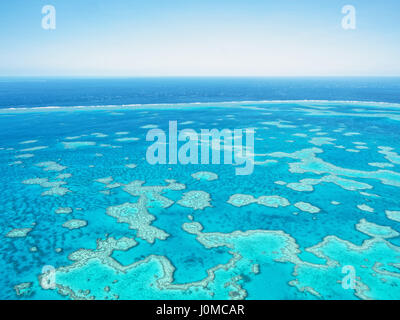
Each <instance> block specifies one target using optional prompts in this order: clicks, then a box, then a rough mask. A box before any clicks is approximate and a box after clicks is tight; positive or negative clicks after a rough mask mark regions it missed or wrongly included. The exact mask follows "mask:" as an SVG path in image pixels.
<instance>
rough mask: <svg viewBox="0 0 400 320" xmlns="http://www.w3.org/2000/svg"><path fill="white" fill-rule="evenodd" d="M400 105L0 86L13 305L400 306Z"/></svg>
mask: <svg viewBox="0 0 400 320" xmlns="http://www.w3.org/2000/svg"><path fill="white" fill-rule="evenodd" d="M399 89H400V78H135V79H134V78H126V79H122V78H119V79H117V78H115V79H111V78H110V79H105V78H104V79H101V78H99V79H96V78H79V79H72V78H47V79H45V78H43V79H42V78H2V79H0V127H1V128H2V130H1V131H0V181H1V184H0V199H1V201H0V213H1V214H0V235H1V237H2V241H1V243H0V256H1V260H2V261H3V263H1V265H0V271H1V272H2V273H3V274H6V275H7V276H6V277H2V279H1V280H0V288H1V290H0V299H296V300H297V299H304V300H309V299H349V300H351V299H399V298H400V272H399V266H400V260H399V259H400V258H399V257H400V240H399V235H400V234H399V232H400V224H399V223H400V191H399V188H400V167H399V166H400V139H399V138H400V90H399ZM174 125H176V126H177V129H176V132H175V133H174V130H173V129H171V128H173V127H174ZM212 129H214V130H215V132H216V134H217V136H218V135H219V136H218V137H217V138H216V139H214V138H213V140H212V142H215V143H216V144H213V143H210V145H208V146H207V145H206V147H204V145H203V143H204V140H205V139H204V137H203V136H201V134H200V133H201V132H202V130H212ZM224 130H225V131H224ZM235 132H236V133H240V134H243V136H240V135H239V136H235V135H234V133H235ZM245 133H246V134H248V136H247V137H248V139H246V138H245ZM176 135H178V136H176ZM155 137H157V138H158V140H157V141H156V139H155ZM156 142H157V143H158V144H156ZM252 142H253V145H252ZM152 146H153V149H152ZM155 147H156V148H155ZM155 149H157V150H156V151H157V152H153V151H154V150H155ZM174 152H175V153H176V159H177V161H171V159H173V158H174V157H173V154H174ZM207 152H208V155H209V157H208V159H209V161H208V162H207V161H203V160H204V159H205V158H207V157H206V156H205V155H207ZM214 153H215V154H217V153H218V154H220V158H219V162H218V161H217V160H218V159H217V158H213V161H211V155H214ZM171 154H172V156H171ZM163 155H166V156H167V157H166V159H167V160H166V161H164V162H163V161H162V160H160V159H162V156H163ZM203 156H204V158H203ZM230 156H231V157H232V159H231V160H232V161H230V162H229V161H226V159H228V158H229V157H230ZM154 159H156V160H157V159H158V160H159V163H154ZM214 160H215V161H214ZM240 160H246V161H247V162H246V163H248V164H250V167H251V168H252V170H250V171H248V172H247V173H246V174H244V175H238V174H237V170H236V169H237V168H239V167H241V166H243V165H244V162H240ZM185 161H186V162H185Z"/></svg>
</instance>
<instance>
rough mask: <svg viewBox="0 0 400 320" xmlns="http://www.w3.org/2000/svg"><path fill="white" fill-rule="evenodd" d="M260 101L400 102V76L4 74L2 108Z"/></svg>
mask: <svg viewBox="0 0 400 320" xmlns="http://www.w3.org/2000/svg"><path fill="white" fill-rule="evenodd" d="M259 100H346V101H347V100H352V101H379V102H400V78H125V79H124V78H115V79H112V78H103V79H102V78H78V79H72V78H47V79H46V78H0V108H9V107H15V108H18V107H46V106H92V105H123V104H152V103H182V102H225V101H259Z"/></svg>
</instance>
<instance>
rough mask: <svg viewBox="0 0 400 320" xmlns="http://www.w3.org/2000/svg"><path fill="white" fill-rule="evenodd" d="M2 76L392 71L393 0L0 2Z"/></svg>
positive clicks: (399, 7) (398, 45)
mask: <svg viewBox="0 0 400 320" xmlns="http://www.w3.org/2000/svg"><path fill="white" fill-rule="evenodd" d="M47 4H51V5H54V7H55V8H56V19H57V20H56V23H57V24H56V30H51V31H49V30H44V29H42V27H41V19H42V13H41V10H42V7H43V6H44V5H47ZM347 4H350V5H353V6H354V7H355V8H356V10H357V28H356V30H344V29H343V28H342V26H341V20H342V17H343V14H342V13H341V9H342V7H343V6H344V5H347ZM0 75H15V76H20V75H39V76H44V75H58V76H61V75H67V76H83V75H90V76H179V75H199V76H202V75H203V76H206V75H226V76H230V75H232V76H234V75H237V76H251V75H255V76H301V75H309V76H312V75H322V76H325V75H326V76H329V75H338V76H342V75H387V76H390V75H400V1H399V0H368V1H367V0H344V1H338V0H318V1H317V0H313V1H311V0H279V1H277V0H274V1H270V0H113V1H111V0H97V1H95V0H46V1H42V0H2V1H0Z"/></svg>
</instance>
